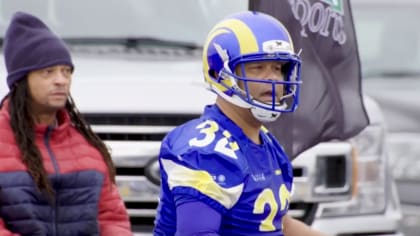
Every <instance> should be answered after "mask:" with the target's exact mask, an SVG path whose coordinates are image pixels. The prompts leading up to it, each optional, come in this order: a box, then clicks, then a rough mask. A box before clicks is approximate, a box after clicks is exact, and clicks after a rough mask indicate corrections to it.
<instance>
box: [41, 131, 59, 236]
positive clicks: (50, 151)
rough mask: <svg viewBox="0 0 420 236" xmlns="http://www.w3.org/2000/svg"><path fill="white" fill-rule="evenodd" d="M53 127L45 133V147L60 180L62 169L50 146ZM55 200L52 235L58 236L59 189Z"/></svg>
mask: <svg viewBox="0 0 420 236" xmlns="http://www.w3.org/2000/svg"><path fill="white" fill-rule="evenodd" d="M53 129H54V128H53V127H51V126H48V127H47V132H46V133H45V136H44V144H45V147H46V148H47V151H48V154H49V156H50V159H51V161H52V163H53V166H54V176H55V179H56V181H58V176H59V173H60V169H59V167H58V163H57V159H56V158H55V156H54V153H53V151H52V149H51V146H50V138H51V133H52V131H53ZM51 184H52V183H51ZM53 187H54V186H53ZM54 200H55V202H54V208H53V212H52V224H53V227H52V229H53V233H52V235H53V236H56V235H57V236H58V229H57V227H58V226H57V221H58V214H57V212H58V193H57V191H55V196H54Z"/></svg>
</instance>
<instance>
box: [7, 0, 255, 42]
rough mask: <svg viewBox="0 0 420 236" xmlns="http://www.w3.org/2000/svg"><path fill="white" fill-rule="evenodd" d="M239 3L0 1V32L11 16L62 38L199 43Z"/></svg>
mask: <svg viewBox="0 0 420 236" xmlns="http://www.w3.org/2000/svg"><path fill="white" fill-rule="evenodd" d="M247 8H248V1H243V0H229V1H225V0H211V1H208V0H177V1H172V0H88V1H86V0H71V1H56V0H31V1H27V0H13V1H1V2H0V32H1V34H4V31H5V29H6V27H7V25H8V23H9V20H10V17H11V15H12V14H13V13H14V12H15V11H17V10H21V11H26V12H29V13H32V14H35V15H37V16H38V17H40V18H41V19H42V20H43V21H45V22H46V23H47V24H48V26H50V27H51V28H52V29H53V30H54V32H57V34H59V35H60V36H62V37H64V38H87V37H90V38H99V37H102V38H118V37H122V38H127V37H134V38H144V37H150V38H158V39H162V40H172V41H184V42H190V43H195V44H198V45H201V44H203V42H204V40H205V38H206V36H207V33H208V31H209V29H210V27H211V26H213V25H214V24H215V23H216V22H217V21H219V20H220V19H221V18H222V17H224V16H225V15H227V14H229V13H231V12H235V11H240V10H246V9H247Z"/></svg>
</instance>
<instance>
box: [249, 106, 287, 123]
mask: <svg viewBox="0 0 420 236" xmlns="http://www.w3.org/2000/svg"><path fill="white" fill-rule="evenodd" d="M250 110H251V113H252V115H253V116H254V117H255V119H257V120H259V121H261V122H262V123H265V122H273V121H275V120H277V118H279V117H280V115H281V112H276V111H269V110H265V109H262V108H259V107H252V108H251V109H250Z"/></svg>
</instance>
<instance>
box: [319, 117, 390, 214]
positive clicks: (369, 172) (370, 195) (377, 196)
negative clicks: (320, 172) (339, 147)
mask: <svg viewBox="0 0 420 236" xmlns="http://www.w3.org/2000/svg"><path fill="white" fill-rule="evenodd" d="M350 141H351V142H352V144H353V145H354V148H355V154H354V155H355V158H354V159H355V160H356V162H357V163H356V168H357V171H356V172H357V174H356V178H355V181H354V184H355V187H354V189H355V191H354V192H353V197H352V198H351V199H350V200H349V201H345V202H335V203H323V204H320V206H319V207H320V211H319V212H320V216H321V217H337V216H348V215H360V214H375V213H380V212H383V211H384V210H385V204H386V197H385V178H386V176H385V173H386V170H385V167H386V164H387V163H386V156H385V152H384V151H383V149H384V128H383V126H379V125H370V126H368V127H367V128H366V129H364V130H363V131H362V132H361V133H360V134H359V135H357V136H356V137H354V138H353V139H352V140H350Z"/></svg>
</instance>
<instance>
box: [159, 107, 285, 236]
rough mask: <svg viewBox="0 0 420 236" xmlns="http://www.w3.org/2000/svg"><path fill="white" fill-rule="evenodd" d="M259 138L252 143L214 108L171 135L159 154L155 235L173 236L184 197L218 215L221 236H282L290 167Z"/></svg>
mask: <svg viewBox="0 0 420 236" xmlns="http://www.w3.org/2000/svg"><path fill="white" fill-rule="evenodd" d="M260 137H261V140H262V144H260V145H258V144H255V143H253V142H252V141H251V140H250V139H249V138H248V137H247V136H246V135H245V134H244V133H243V132H242V130H241V129H240V127H238V126H237V125H236V124H235V123H233V121H231V120H230V119H229V118H228V117H226V116H225V115H224V114H223V113H222V112H221V111H220V109H219V108H218V107H217V106H216V105H211V106H207V107H206V109H205V111H204V113H203V115H202V116H201V117H200V118H198V119H195V120H192V121H189V122H187V123H185V124H183V125H181V126H179V127H177V128H176V129H174V130H173V131H171V132H170V133H169V134H168V135H167V136H166V137H165V139H164V140H163V142H162V147H161V151H160V158H159V162H160V167H161V168H160V170H161V175H162V184H161V196H160V202H159V207H158V214H157V217H156V221H155V235H174V234H175V231H176V206H177V205H179V204H180V203H182V197H183V196H189V197H190V198H191V197H193V198H195V199H197V200H199V201H202V202H204V203H206V204H208V205H209V206H211V207H212V208H214V209H215V210H217V211H219V212H220V214H221V215H222V222H221V227H220V230H219V234H220V235H238V236H239V235H247V236H250V235H267V236H272V235H273V236H274V235H276V236H282V235H283V230H282V217H283V216H284V215H285V214H286V212H287V210H288V208H289V204H290V193H291V188H292V181H293V174H292V166H291V164H290V161H289V160H288V158H287V156H286V154H285V152H284V151H283V149H282V148H281V146H280V145H279V144H278V143H277V141H276V139H275V138H274V137H273V136H272V135H271V134H270V133H269V132H268V131H267V130H266V129H264V128H263V129H262V130H261V132H260ZM190 198H189V199H190ZM186 217H191V216H186Z"/></svg>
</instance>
